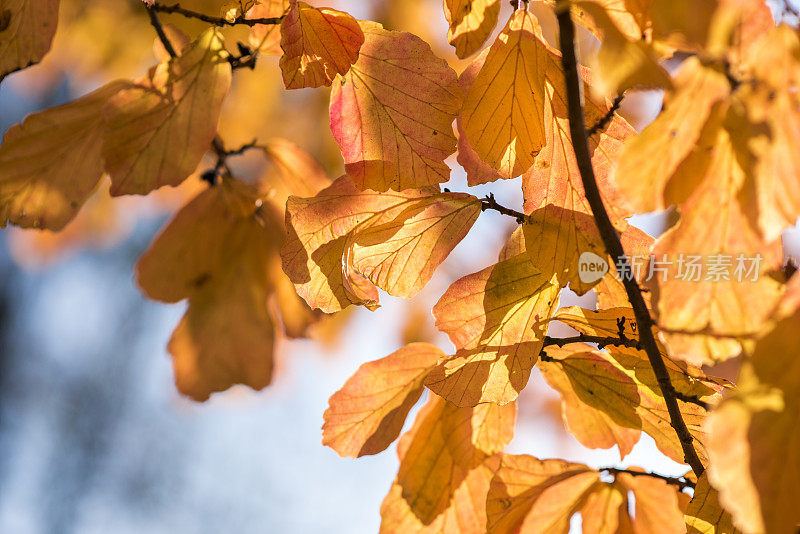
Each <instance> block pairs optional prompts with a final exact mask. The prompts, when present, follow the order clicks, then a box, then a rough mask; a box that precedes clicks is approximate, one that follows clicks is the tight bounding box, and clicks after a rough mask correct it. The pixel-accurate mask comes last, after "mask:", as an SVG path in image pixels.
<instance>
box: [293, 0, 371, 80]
mask: <svg viewBox="0 0 800 534" xmlns="http://www.w3.org/2000/svg"><path fill="white" fill-rule="evenodd" d="M362 44H364V32H362V31H361V27H360V26H359V25H358V21H356V19H354V18H353V17H351V16H350V15H348V14H347V13H344V12H342V11H337V10H335V9H331V8H327V7H323V8H319V9H317V8H314V7H311V6H309V5H308V4H306V3H305V2H298V1H297V0H292V2H291V9H289V13H288V14H287V15H286V18H284V19H283V22H282V23H281V48H282V49H283V56H282V57H281V61H280V66H281V72H283V83H284V85H285V86H286V88H287V89H300V88H303V87H320V86H322V85H326V86H329V85H330V84H331V83H332V82H333V79H334V78H335V77H336V75H337V74H345V73H346V72H347V71H348V70H350V65H352V64H353V63H355V61H356V59H358V50H359V49H360V48H361V45H362Z"/></svg>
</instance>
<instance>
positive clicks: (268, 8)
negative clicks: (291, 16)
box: [247, 0, 290, 56]
mask: <svg viewBox="0 0 800 534" xmlns="http://www.w3.org/2000/svg"><path fill="white" fill-rule="evenodd" d="M289 6H290V0H259V2H258V3H256V5H254V6H253V7H252V9H250V11H248V12H247V18H248V19H267V18H274V17H280V16H283V15H285V14H286V12H287V11H288V10H289ZM280 28H281V25H280V24H256V25H254V26H253V29H252V30H251V31H250V38H249V42H250V46H251V47H252V48H253V49H254V50H256V51H258V54H259V55H262V56H279V55H281V54H282V53H283V51H282V50H281V46H280V45H281V31H280Z"/></svg>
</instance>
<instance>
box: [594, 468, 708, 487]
mask: <svg viewBox="0 0 800 534" xmlns="http://www.w3.org/2000/svg"><path fill="white" fill-rule="evenodd" d="M598 471H605V472H606V473H608V474H609V475H611V476H614V477H616V476H617V475H618V474H620V473H627V474H629V475H633V476H635V477H650V478H657V479H659V480H663V481H664V482H666V483H667V484H671V485H673V486H677V487H678V488H680V489H682V490H683V489H686V488H693V489H694V486H695V484H694V482H692V481H691V480H688V479H687V478H686V477H668V476H666V475H661V474H659V473H651V472H648V471H634V470H632V469H621V468H618V467H601V468H599V469H598Z"/></svg>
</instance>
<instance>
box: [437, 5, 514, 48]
mask: <svg viewBox="0 0 800 534" xmlns="http://www.w3.org/2000/svg"><path fill="white" fill-rule="evenodd" d="M499 14H500V0H475V1H472V0H445V1H444V16H445V18H447V22H448V23H449V24H450V29H449V30H448V31H447V42H449V43H450V44H451V45H453V46H454V47H455V49H456V55H457V56H458V57H460V58H462V59H463V58H465V57H467V56H470V55H472V54H474V53H475V52H477V51H478V49H480V47H481V45H482V44H483V42H484V41H486V38H487V37H489V35H490V34H491V33H492V30H494V27H495V25H496V24H497V16H498V15H499Z"/></svg>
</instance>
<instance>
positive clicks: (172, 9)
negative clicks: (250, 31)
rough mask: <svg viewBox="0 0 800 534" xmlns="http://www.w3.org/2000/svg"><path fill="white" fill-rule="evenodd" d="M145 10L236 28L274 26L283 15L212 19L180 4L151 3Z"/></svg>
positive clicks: (279, 21)
mask: <svg viewBox="0 0 800 534" xmlns="http://www.w3.org/2000/svg"><path fill="white" fill-rule="evenodd" d="M147 9H149V10H152V11H159V12H161V13H166V14H168V15H170V14H173V13H174V14H177V15H183V16H184V17H186V18H190V19H197V20H202V21H203V22H208V23H209V24H214V25H215V26H236V25H237V24H243V25H245V26H250V27H251V28H252V27H253V26H257V25H259V24H265V25H273V26H274V25H275V24H280V23H281V21H282V20H283V17H284V16H285V15H281V16H280V17H269V18H256V19H248V18H245V17H237V18H235V19H234V20H228V19H225V18H223V17H212V16H210V15H206V14H205V13H200V12H198V11H192V10H190V9H184V8H182V7H181V5H180V4H174V5H171V6H165V5H162V4H158V3H155V2H153V4H151V5H150V6H148V7H147Z"/></svg>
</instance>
